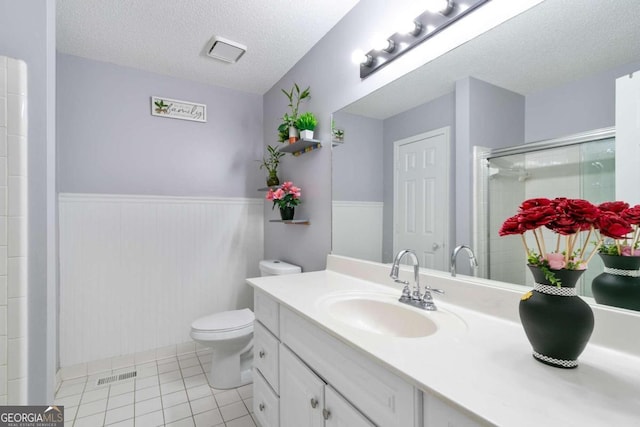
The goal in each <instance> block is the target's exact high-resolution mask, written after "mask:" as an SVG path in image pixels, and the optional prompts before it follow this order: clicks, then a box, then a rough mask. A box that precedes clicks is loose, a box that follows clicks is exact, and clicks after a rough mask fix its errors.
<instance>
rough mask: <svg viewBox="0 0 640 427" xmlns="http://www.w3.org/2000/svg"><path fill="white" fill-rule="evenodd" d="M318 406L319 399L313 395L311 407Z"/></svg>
mask: <svg viewBox="0 0 640 427" xmlns="http://www.w3.org/2000/svg"><path fill="white" fill-rule="evenodd" d="M316 406H318V399H316V398H315V397H312V398H311V407H312V408H313V409H315V408H316Z"/></svg>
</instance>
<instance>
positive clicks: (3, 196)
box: [0, 157, 8, 215]
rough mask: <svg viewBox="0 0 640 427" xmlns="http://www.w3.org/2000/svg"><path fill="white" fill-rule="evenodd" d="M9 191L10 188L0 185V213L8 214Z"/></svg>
mask: <svg viewBox="0 0 640 427" xmlns="http://www.w3.org/2000/svg"><path fill="white" fill-rule="evenodd" d="M0 158H1V157H0ZM7 193H8V188H7V187H6V186H0V215H7Z"/></svg>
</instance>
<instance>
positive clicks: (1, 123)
mask: <svg viewBox="0 0 640 427" xmlns="http://www.w3.org/2000/svg"><path fill="white" fill-rule="evenodd" d="M6 127H7V97H6V96H0V128H5V129H6Z"/></svg>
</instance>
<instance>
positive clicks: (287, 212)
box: [280, 206, 295, 221]
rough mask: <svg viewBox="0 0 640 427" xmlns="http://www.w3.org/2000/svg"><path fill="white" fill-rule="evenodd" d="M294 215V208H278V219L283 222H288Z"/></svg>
mask: <svg viewBox="0 0 640 427" xmlns="http://www.w3.org/2000/svg"><path fill="white" fill-rule="evenodd" d="M294 213H295V208H294V207H293V206H287V207H284V208H280V219H282V220H283V221H290V220H292V219H293V214H294Z"/></svg>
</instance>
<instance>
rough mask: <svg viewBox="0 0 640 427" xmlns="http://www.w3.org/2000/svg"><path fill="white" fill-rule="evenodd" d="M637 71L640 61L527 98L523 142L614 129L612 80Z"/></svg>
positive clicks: (613, 89)
mask: <svg viewBox="0 0 640 427" xmlns="http://www.w3.org/2000/svg"><path fill="white" fill-rule="evenodd" d="M638 70H640V61H637V62H633V63H630V64H626V65H623V66H619V67H615V68H612V69H609V70H605V71H602V72H600V73H596V74H594V75H590V76H587V77H583V78H580V79H578V80H575V81H573V82H569V83H567V84H565V85H562V86H559V87H554V88H550V89H547V90H543V91H540V92H537V93H533V94H530V95H528V96H527V99H526V123H525V141H526V142H534V141H540V140H544V139H552V138H559V137H562V136H566V135H571V134H574V133H579V132H586V131H589V130H592V129H600V128H604V127H609V126H614V125H615V88H616V79H617V78H618V77H621V76H623V75H625V74H629V73H632V72H635V71H638Z"/></svg>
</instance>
